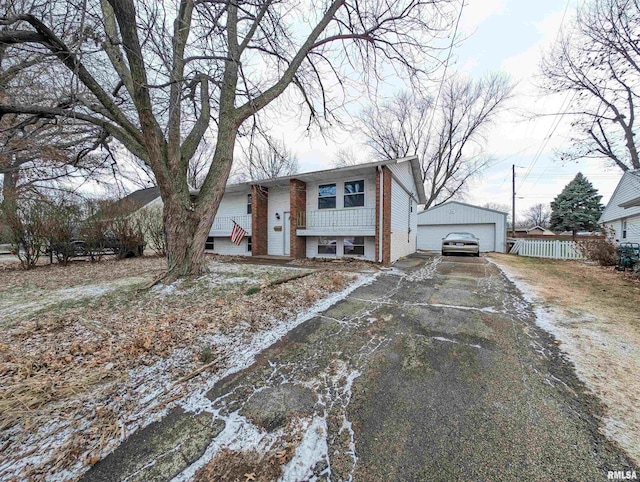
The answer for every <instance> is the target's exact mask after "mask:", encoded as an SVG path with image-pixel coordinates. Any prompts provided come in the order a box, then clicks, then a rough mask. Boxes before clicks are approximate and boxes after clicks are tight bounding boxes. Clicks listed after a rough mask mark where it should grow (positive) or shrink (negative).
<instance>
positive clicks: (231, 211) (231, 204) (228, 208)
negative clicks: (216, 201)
mask: <svg viewBox="0 0 640 482" xmlns="http://www.w3.org/2000/svg"><path fill="white" fill-rule="evenodd" d="M248 194H249V193H248V192H246V193H243V194H236V193H233V194H224V195H223V196H222V200H221V201H220V206H219V207H218V212H217V213H216V218H217V219H220V218H231V219H236V221H237V222H238V224H239V225H240V226H242V228H243V229H244V230H245V231H246V232H247V233H248V234H251V217H250V216H248V215H247V195H248ZM214 228H215V221H214V225H213V226H211V230H210V231H209V233H210V235H212V236H213V235H216V234H217V235H220V233H218V232H216V231H215V229H214ZM225 234H226V232H225ZM229 234H231V232H229Z"/></svg>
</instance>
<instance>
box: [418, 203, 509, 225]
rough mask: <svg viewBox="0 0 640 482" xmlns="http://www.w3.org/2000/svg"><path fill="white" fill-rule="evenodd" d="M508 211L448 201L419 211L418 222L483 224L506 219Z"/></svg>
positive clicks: (424, 223)
mask: <svg viewBox="0 0 640 482" xmlns="http://www.w3.org/2000/svg"><path fill="white" fill-rule="evenodd" d="M506 216H507V213H505V212H502V211H496V210H495V209H489V208H483V207H480V206H474V205H473V204H467V203H463V202H460V201H448V202H446V203H443V204H440V205H438V206H435V207H433V208H430V209H427V210H426V211H422V212H421V213H418V224H419V225H426V224H482V223H495V222H497V220H500V221H503V220H505V218H506Z"/></svg>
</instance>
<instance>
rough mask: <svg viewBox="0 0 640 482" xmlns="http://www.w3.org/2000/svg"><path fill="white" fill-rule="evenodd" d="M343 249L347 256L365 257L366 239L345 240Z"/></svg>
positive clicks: (360, 237)
mask: <svg viewBox="0 0 640 482" xmlns="http://www.w3.org/2000/svg"><path fill="white" fill-rule="evenodd" d="M343 249H344V254H345V255H346V256H356V255H359V256H364V237H362V236H357V237H355V238H344V248H343Z"/></svg>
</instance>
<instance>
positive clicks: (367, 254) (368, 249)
mask: <svg viewBox="0 0 640 482" xmlns="http://www.w3.org/2000/svg"><path fill="white" fill-rule="evenodd" d="M327 237H329V236H327ZM335 238H336V243H337V248H336V252H337V254H336V255H335V256H334V255H329V254H318V237H316V236H308V237H307V258H340V257H342V256H343V255H342V253H344V251H343V250H344V237H342V236H337V237H335ZM375 256H376V253H375V238H373V237H372V236H366V237H365V238H364V259H368V260H369V261H375Z"/></svg>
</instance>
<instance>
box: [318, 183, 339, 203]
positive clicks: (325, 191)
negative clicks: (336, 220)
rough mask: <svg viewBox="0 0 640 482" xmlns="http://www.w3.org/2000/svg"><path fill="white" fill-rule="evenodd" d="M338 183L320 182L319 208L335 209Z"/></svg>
mask: <svg viewBox="0 0 640 482" xmlns="http://www.w3.org/2000/svg"><path fill="white" fill-rule="evenodd" d="M335 207H336V185H335V184H320V185H319V186H318V209H335Z"/></svg>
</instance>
